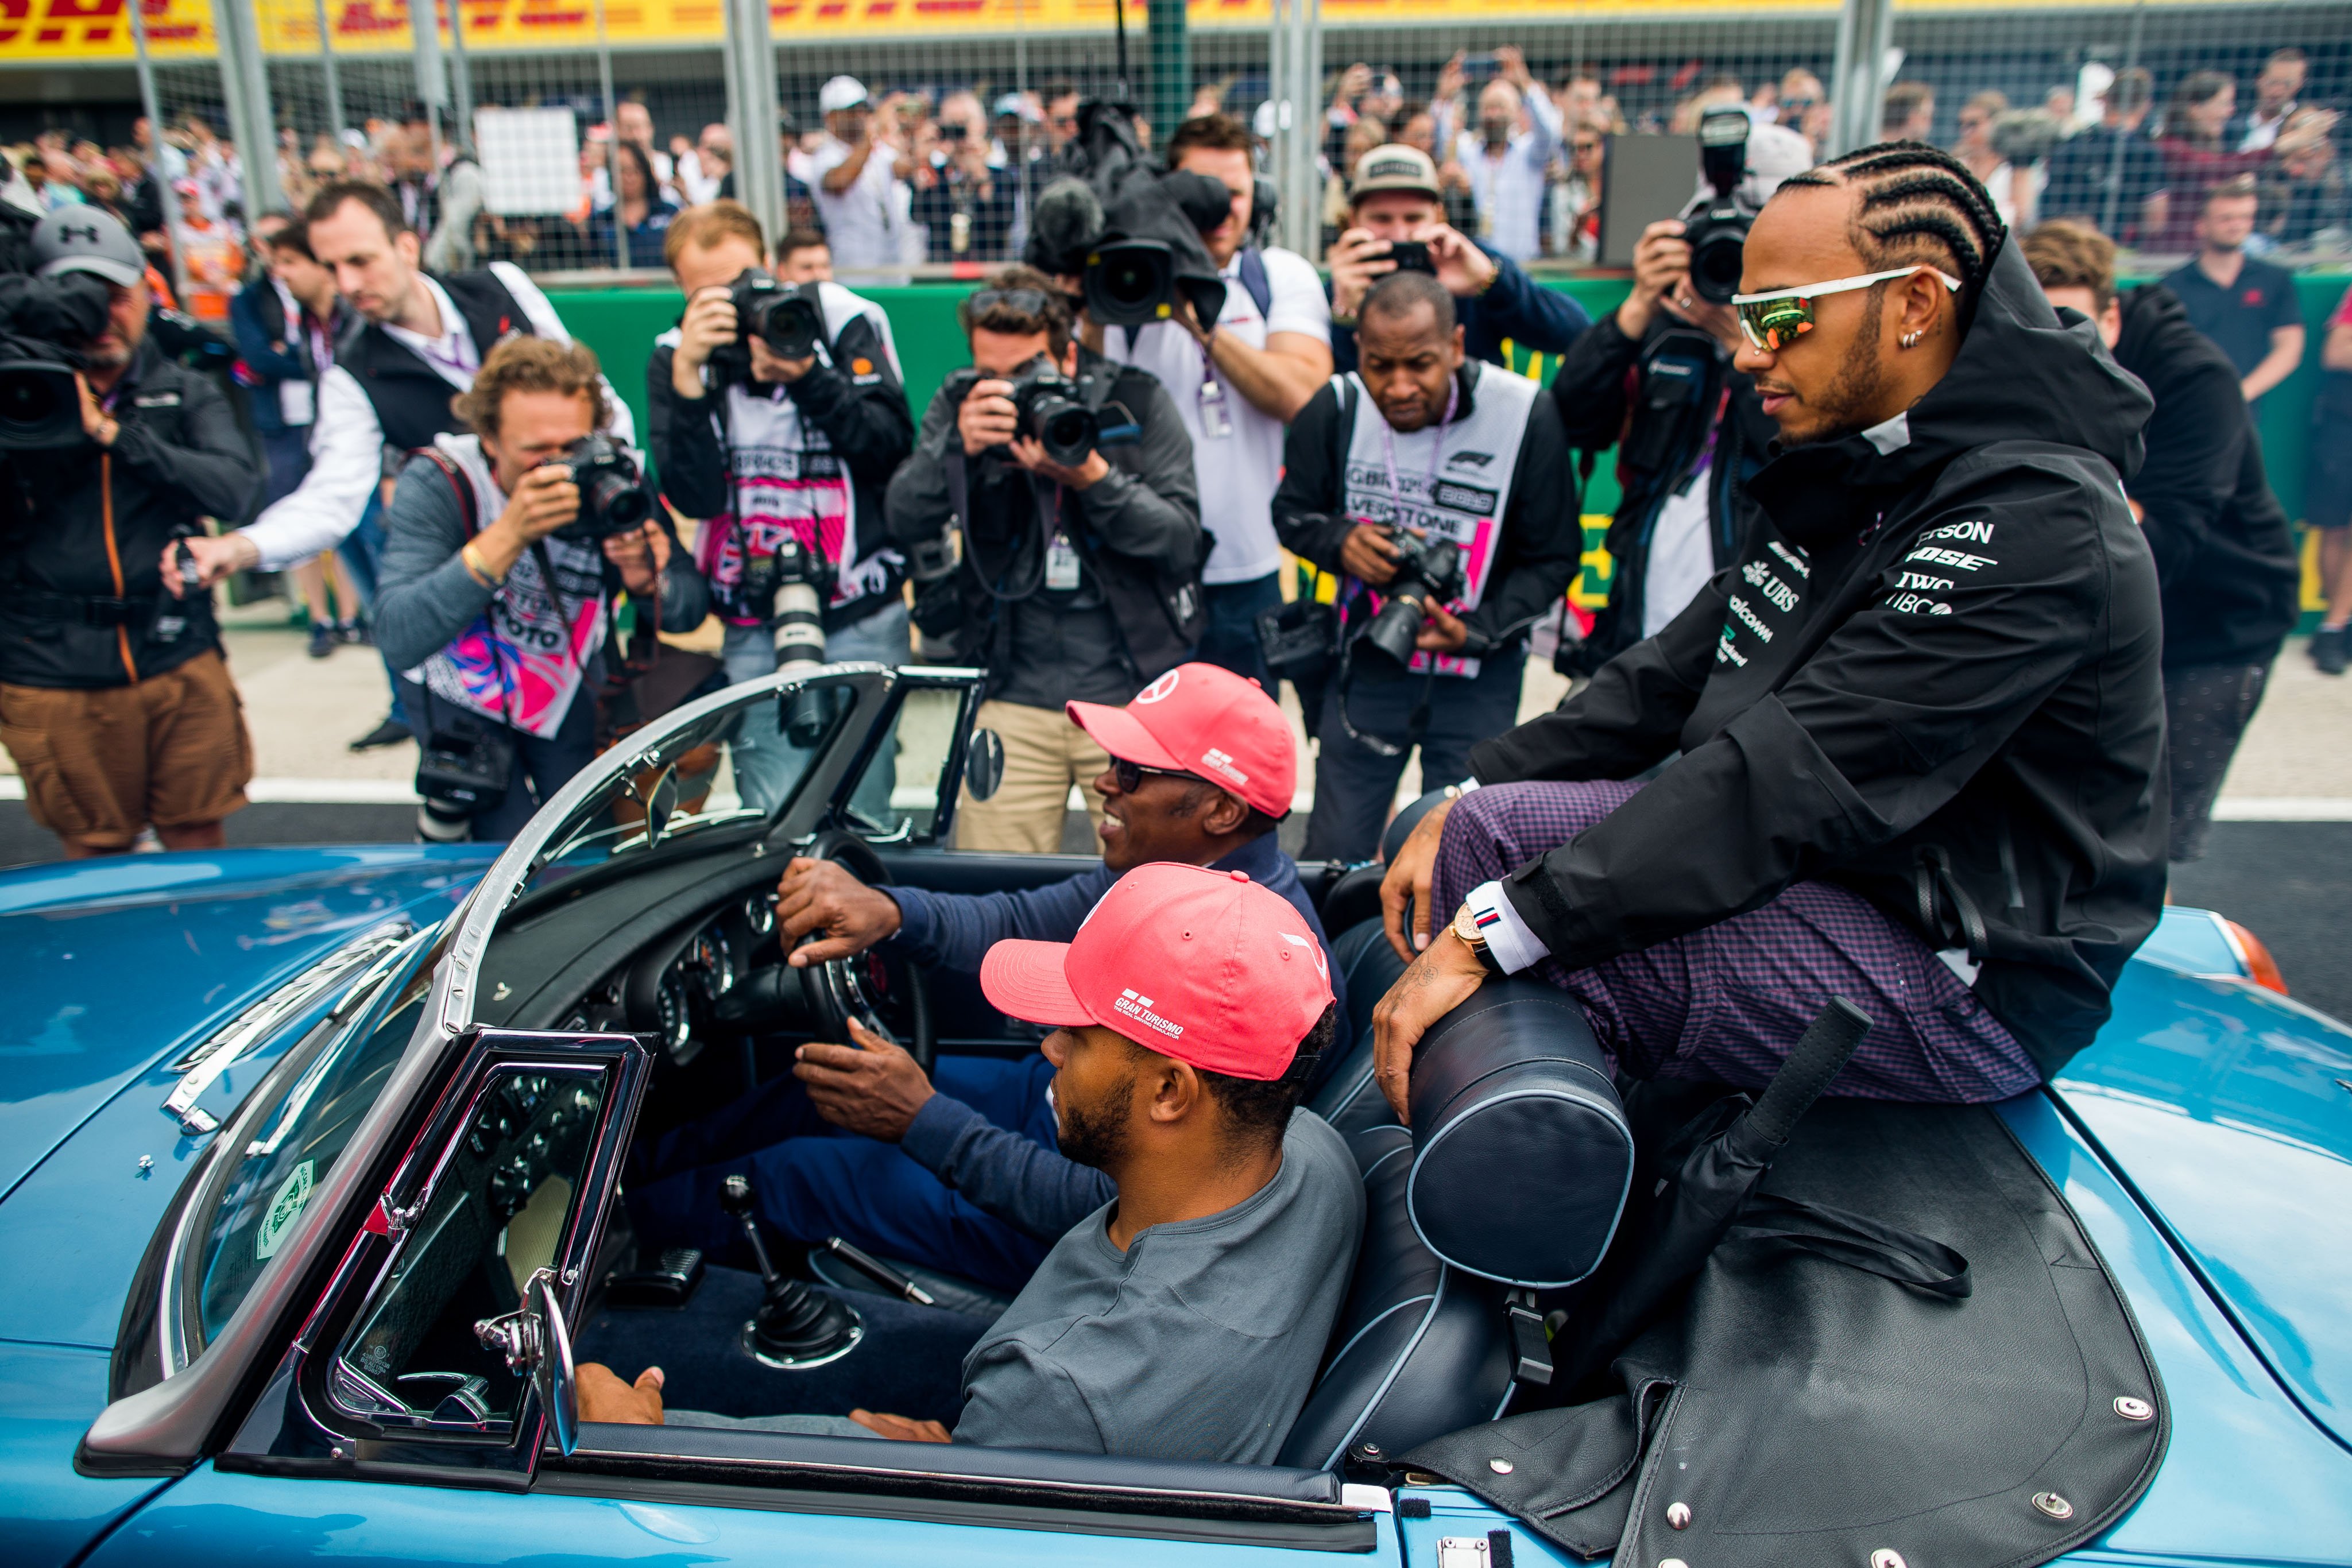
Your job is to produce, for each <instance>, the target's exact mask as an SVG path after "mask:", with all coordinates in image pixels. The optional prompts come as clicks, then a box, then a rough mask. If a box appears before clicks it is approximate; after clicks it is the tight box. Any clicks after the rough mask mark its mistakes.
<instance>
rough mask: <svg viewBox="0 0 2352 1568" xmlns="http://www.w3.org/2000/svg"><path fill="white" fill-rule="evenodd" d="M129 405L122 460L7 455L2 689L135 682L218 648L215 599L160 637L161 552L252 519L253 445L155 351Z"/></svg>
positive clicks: (206, 389) (118, 454) (81, 454)
mask: <svg viewBox="0 0 2352 1568" xmlns="http://www.w3.org/2000/svg"><path fill="white" fill-rule="evenodd" d="M118 394H119V395H118V396H117V398H116V400H115V404H114V415H115V417H116V418H117V419H118V420H120V421H121V425H122V431H121V434H120V435H118V436H117V437H116V438H115V443H114V449H113V451H112V452H111V453H108V452H105V451H102V450H101V449H100V447H99V445H98V444H97V443H95V442H89V441H85V442H83V443H82V444H79V445H77V446H70V447H66V448H63V449H60V450H52V451H41V452H8V453H0V681H5V682H8V683H11V684H12V685H24V686H67V687H79V688H93V687H100V686H121V685H131V684H132V683H133V682H134V681H142V680H145V679H147V678H148V677H149V676H151V675H160V674H163V673H164V672H165V671H167V670H172V669H175V668H177V667H178V666H179V665H181V664H185V663H187V661H188V660H190V659H193V658H194V657H195V656H196V655H197V654H198V653H203V652H205V650H206V649H208V648H212V647H215V646H217V645H218V644H219V642H220V632H219V629H218V628H217V627H216V626H215V623H214V621H213V610H212V600H211V598H210V596H209V595H206V594H197V595H195V596H194V598H192V599H189V600H186V601H173V604H172V605H170V606H166V607H164V608H165V611H166V613H167V614H170V613H171V612H175V611H180V610H181V609H182V607H183V606H184V616H185V620H186V625H185V628H184V630H183V631H182V632H180V634H179V635H178V636H177V637H176V638H168V637H159V636H157V635H156V634H155V633H156V632H157V631H158V630H159V628H158V625H157V598H156V596H157V595H158V594H159V593H161V592H162V591H163V582H162V576H161V562H162V560H163V546H164V543H165V542H166V541H167V540H170V539H173V538H181V537H184V536H185V535H188V534H192V533H196V532H200V531H201V526H200V525H199V524H198V522H197V519H198V518H199V517H216V518H220V519H222V520H224V521H234V520H236V518H239V517H243V516H245V509H246V506H247V503H248V502H249V501H251V500H252V498H253V493H254V490H255V488H256V487H257V485H258V484H259V483H260V477H261V475H260V469H259V467H258V466H257V465H256V463H255V462H254V456H253V448H252V446H251V445H250V444H248V443H247V440H246V437H245V434H244V432H243V431H241V430H240V429H239V428H238V426H237V421H236V410H235V409H233V408H231V407H230V406H229V402H228V399H227V397H226V395H225V394H224V393H223V392H221V390H220V387H219V386H218V385H217V384H216V383H215V382H214V381H213V380H212V378H210V377H209V376H205V375H202V374H199V373H198V372H196V371H191V370H187V369H185V368H184V367H183V366H180V365H178V364H175V363H173V361H170V360H167V359H165V358H164V357H163V354H162V353H161V352H160V351H159V350H157V349H156V347H155V345H154V344H153V343H152V342H151V341H145V340H142V342H141V343H140V345H139V350H138V352H137V353H136V354H135V355H133V356H132V358H131V367H130V369H129V370H127V371H124V372H123V376H122V380H121V382H120V383H118ZM109 506H111V509H112V525H111V528H109V524H108V520H107V518H108V509H109ZM110 532H111V536H112V537H111V539H110V538H109V533H110ZM118 563H119V570H118ZM174 618H176V617H174ZM118 630H119V631H120V632H121V633H122V634H121V635H118V634H117V633H118Z"/></svg>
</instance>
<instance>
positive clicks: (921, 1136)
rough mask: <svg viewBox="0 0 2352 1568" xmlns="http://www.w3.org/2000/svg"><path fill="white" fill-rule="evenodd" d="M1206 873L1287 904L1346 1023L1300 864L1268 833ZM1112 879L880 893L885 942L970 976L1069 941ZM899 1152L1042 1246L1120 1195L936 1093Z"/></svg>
mask: <svg viewBox="0 0 2352 1568" xmlns="http://www.w3.org/2000/svg"><path fill="white" fill-rule="evenodd" d="M1209 869H1210V870H1212V871H1237V872H1241V873H1244V874H1245V875H1247V876H1248V877H1249V879H1250V880H1251V881H1252V882H1255V883H1261V884H1263V885H1265V886H1266V887H1269V888H1271V889H1273V890H1274V891H1275V892H1276V893H1278V894H1282V896H1283V897H1285V898H1286V899H1288V900H1289V901H1290V903H1291V904H1292V905H1293V906H1294V907H1295V908H1297V911H1298V913H1299V914H1300V915H1304V916H1306V918H1307V929H1308V930H1310V931H1312V932H1314V933H1315V938H1316V940H1317V941H1318V942H1321V943H1322V944H1323V956H1324V963H1325V965H1326V967H1327V969H1328V973H1329V975H1330V977H1331V990H1332V993H1333V995H1334V997H1335V998H1336V999H1337V1000H1338V1001H1339V1010H1340V1015H1341V1016H1342V1017H1345V1016H1346V1014H1347V1009H1348V998H1346V997H1345V996H1344V995H1340V994H1339V988H1340V984H1341V982H1340V978H1339V966H1338V965H1336V964H1333V963H1331V962H1330V956H1331V944H1330V940H1329V938H1328V937H1327V936H1325V935H1324V933H1323V923H1322V921H1320V920H1319V919H1318V918H1317V917H1316V914H1315V906H1314V904H1311V903H1310V902H1308V900H1307V888H1306V886H1305V884H1303V883H1300V881H1299V880H1298V867H1297V865H1295V864H1294V863H1292V862H1291V859H1290V857H1289V856H1288V855H1286V854H1285V853H1283V852H1282V850H1281V847H1280V846H1279V845H1277V844H1276V842H1275V836H1274V835H1273V834H1272V833H1267V834H1265V835H1264V836H1263V837H1260V838H1255V839H1252V840H1251V841H1249V842H1248V843H1246V844H1244V845H1243V846H1242V847H1241V848H1240V849H1237V850H1235V851H1234V852H1233V853H1232V854H1229V855H1227V856H1225V857H1224V859H1223V860H1221V861H1218V862H1215V863H1214V864H1213V865H1212V866H1211V867H1210V868H1209ZM1117 881H1118V876H1117V875H1116V874H1115V873H1113V872H1112V871H1111V869H1110V868H1109V867H1108V866H1107V865H1103V864H1100V863H1097V864H1096V865H1095V866H1093V867H1092V868H1090V869H1088V870H1087V871H1082V872H1080V873H1078V874H1077V875H1076V876H1073V877H1069V878H1066V879H1065V880H1063V881H1061V882H1056V883H1047V884H1046V885H1045V886H1044V887H1038V888H1031V889H1029V890H1027V891H1025V892H1021V893H983V894H956V893H930V892H927V891H925V890H924V889H922V888H919V887H886V888H884V889H882V891H883V892H884V893H887V894H889V895H890V896H891V897H892V898H893V899H895V900H897V901H898V913H899V916H900V925H899V926H898V936H895V937H893V938H892V939H891V940H893V941H895V942H898V943H900V944H902V945H903V946H905V947H906V948H907V949H908V951H909V952H910V953H911V954H912V956H914V957H915V958H916V959H917V961H919V962H920V963H925V964H938V965H942V966H944V967H948V968H951V969H961V970H965V971H967V972H971V971H976V970H978V969H979V967H980V960H981V958H982V956H983V955H985V954H986V953H987V951H988V950H989V948H990V947H992V946H995V945H996V944H997V943H999V942H1002V941H1004V940H1005V939H1006V938H1008V937H1020V938H1022V939H1024V940H1026V941H1032V942H1067V941H1068V940H1070V938H1071V937H1073V936H1076V935H1077V933H1078V926H1079V925H1080V924H1081V923H1082V922H1084V921H1085V919H1086V917H1087V913H1088V912H1089V911H1091V910H1092V909H1093V908H1094V906H1095V904H1097V902H1098V901H1099V900H1100V899H1101V897H1102V895H1103V894H1105V893H1108V891H1110V884H1111V883H1114V882H1117ZM899 1146H900V1147H901V1148H903V1149H905V1150H906V1151H907V1153H908V1155H912V1156H913V1157H914V1158H915V1160H916V1161H918V1162H919V1164H921V1165H922V1166H923V1167H924V1168H925V1169H927V1170H929V1172H930V1173H931V1174H932V1175H934V1176H938V1177H939V1178H940V1180H941V1181H943V1182H945V1183H947V1184H948V1186H951V1187H953V1188H955V1189H956V1190H957V1191H958V1192H960V1193H961V1194H963V1195H964V1197H968V1198H970V1199H971V1201H972V1202H974V1203H976V1204H978V1205H979V1206H980V1207H982V1208H984V1209H986V1210H987V1211H988V1212H989V1213H991V1214H993V1215H995V1216H996V1217H997V1218H999V1219H1002V1220H1003V1221H1004V1222H1005V1223H1007V1224H1009V1225H1013V1226H1015V1227H1017V1228H1020V1229H1022V1230H1024V1231H1026V1232H1028V1233H1029V1234H1030V1235H1032V1236H1034V1237H1036V1238H1037V1239H1040V1240H1043V1241H1056V1240H1059V1239H1061V1237H1062V1235H1063V1233H1064V1232H1066V1231H1067V1230H1068V1229H1069V1228H1071V1227H1072V1226H1074V1225H1076V1224H1077V1222H1078V1221H1079V1220H1081V1219H1084V1218H1086V1217H1087V1215H1089V1214H1092V1213H1093V1212H1094V1211H1095V1210H1096V1209H1097V1208H1100V1207H1102V1206H1103V1205H1104V1204H1106V1203H1108V1202H1109V1201H1110V1200H1111V1199H1112V1198H1113V1197H1117V1196H1118V1189H1117V1187H1115V1186H1113V1185H1112V1183H1111V1179H1110V1177H1108V1176H1105V1175H1104V1174H1103V1173H1102V1172H1100V1171H1098V1170H1096V1169H1095V1168H1094V1167H1093V1166H1082V1165H1079V1164H1078V1163H1077V1162H1076V1161H1075V1160H1070V1159H1066V1158H1064V1157H1063V1155H1061V1154H1060V1152H1059V1151H1057V1150H1054V1149H1048V1148H1045V1147H1042V1146H1041V1145H1037V1144H1035V1143H1033V1142H1031V1141H1030V1140H1029V1139H1028V1138H1026V1137H1024V1136H1023V1135H1022V1134H1019V1133H1012V1132H1007V1131H1006V1130H1005V1129H1003V1127H1000V1126H998V1125H996V1124H994V1123H992V1122H991V1121H990V1120H988V1118H987V1117H985V1116H982V1114H981V1113H979V1112H977V1111H975V1110H973V1109H972V1108H971V1106H969V1105H967V1104H965V1103H963V1102H962V1101H961V1100H957V1099H954V1098H952V1097H951V1096H949V1095H946V1094H934V1095H932V1096H931V1097H930V1098H929V1100H927V1101H925V1102H924V1103H923V1108H922V1109H921V1110H920V1111H918V1112H917V1113H915V1119H914V1121H913V1122H912V1123H911V1124H909V1125H908V1128H907V1133H906V1136H905V1137H904V1138H902V1139H901V1140H900V1142H899Z"/></svg>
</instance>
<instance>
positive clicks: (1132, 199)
mask: <svg viewBox="0 0 2352 1568" xmlns="http://www.w3.org/2000/svg"><path fill="white" fill-rule="evenodd" d="M1232 207H1233V193H1232V192H1230V191H1228V190H1227V189H1226V188H1225V187H1224V185H1223V183H1222V182H1220V181H1216V180H1212V179H1210V178H1209V177H1208V176H1207V175H1205V174H1197V173H1193V172H1190V171H1186V170H1178V171H1175V172H1170V173H1166V174H1162V175H1160V177H1159V178H1157V179H1156V180H1150V181H1143V182H1138V183H1132V184H1130V185H1129V187H1128V188H1127V189H1126V190H1125V191H1124V192H1122V193H1120V194H1119V195H1118V197H1116V198H1115V199H1111V200H1107V201H1106V202H1105V204H1104V221H1105V223H1106V225H1107V227H1106V228H1105V230H1104V232H1103V233H1102V234H1101V235H1097V236H1096V239H1095V241H1094V243H1093V244H1092V245H1090V246H1087V259H1086V267H1085V271H1084V287H1085V291H1086V300H1087V319H1088V320H1090V321H1095V322H1099V323H1100V324H1102V325H1104V326H1106V327H1148V326H1150V324H1151V323H1152V322H1154V321H1165V320H1168V319H1170V318H1171V317H1172V316H1174V314H1175V313H1176V306H1177V304H1178V302H1179V301H1180V300H1181V301H1189V302H1190V303H1191V305H1192V312H1193V315H1194V316H1195V317H1196V318H1197V319H1200V320H1202V321H1204V322H1205V321H1214V320H1215V319H1217V317H1218V315H1219V313H1220V312H1222V311H1223V309H1224V305H1225V285H1224V280H1223V278H1221V277H1218V276H1217V268H1216V266H1215V264H1214V263H1213V261H1212V260H1211V259H1210V257H1209V253H1208V250H1207V248H1206V247H1205V246H1204V245H1203V244H1202V238H1201V236H1202V235H1205V234H1207V233H1208V232H1209V231H1210V230H1212V229H1213V228H1215V227H1216V226H1217V225H1219V224H1221V223H1223V222H1224V220H1225V214H1227V213H1228V212H1230V211H1231V210H1232Z"/></svg>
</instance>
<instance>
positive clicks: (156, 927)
mask: <svg viewBox="0 0 2352 1568" xmlns="http://www.w3.org/2000/svg"><path fill="white" fill-rule="evenodd" d="M496 848H497V846H496V845H474V844H467V845H461V846H457V847H456V848H454V849H444V848H431V849H428V848H424V847H421V846H413V845H372V846H361V847H353V848H339V849H301V850H226V851H221V852H212V853H196V854H176V855H152V856H151V855H126V856H121V857H119V858H117V859H114V860H110V861H100V862H91V863H89V864H80V865H74V866H70V867H58V866H42V867H36V868H32V869H28V870H24V871H16V872H8V873H0V953H5V955H6V956H7V977H8V1001H9V1006H8V1008H7V1010H6V1012H5V1015H0V1194H5V1193H6V1192H7V1191H9V1190H10V1189H12V1188H13V1187H15V1186H16V1184H17V1183H18V1182H20V1181H22V1180H23V1179H24V1178H25V1176H26V1173H27V1172H29V1171H30V1170H32V1169H33V1168H34V1167H35V1166H37V1165H38V1164H39V1163H40V1161H41V1160H42V1158H43V1157H44V1156H45V1155H47V1154H48V1152H49V1151H50V1150H52V1149H54V1148H56V1147H57V1146H58V1143H59V1142H60V1141H61V1140H62V1139H64V1138H65V1137H67V1136H68V1135H69V1134H71V1133H72V1132H73V1131H74V1129H76V1128H77V1127H79V1125H80V1124H82V1122H83V1121H84V1119H86V1118H87V1117H89V1115H90V1114H91V1113H93V1112H95V1111H96V1110H97V1109H98V1108H99V1107H100V1105H103V1104H105V1103H107V1102H108V1101H109V1100H110V1099H112V1098H113V1097H114V1096H115V1095H116V1094H119V1093H120V1092H121V1091H122V1090H123V1089H124V1088H126V1087H127V1086H129V1085H130V1084H131V1082H133V1081H135V1080H136V1079H138V1078H139V1077H141V1076H142V1075H143V1074H145V1073H148V1072H150V1071H152V1070H153V1069H154V1068H155V1067H157V1066H158V1065H160V1064H161V1063H163V1062H165V1061H171V1060H172V1059H173V1055H174V1054H175V1053H176V1050H177V1049H178V1048H182V1047H184V1046H185V1045H186V1044H187V1043H189V1042H191V1041H193V1040H198V1039H201V1038H203V1036H204V1035H205V1033H207V1032H209V1031H210V1030H215V1029H217V1028H219V1027H220V1026H221V1025H222V1024H223V1023H225V1022H226V1021H227V1020H229V1019H233V1018H235V1017H236V1015H237V1013H238V1012H239V1011H240V1010H242V1009H244V1008H245V1007H246V1006H247V1005H248V1004H249V1003H251V1001H252V1000H253V999H254V998H256V997H257V996H259V995H263V994H266V993H267V992H268V990H269V989H270V988H273V987H275V986H276V985H278V984H280V983H282V982H283V981H284V980H285V979H287V978H288V977H291V976H292V975H294V974H296V973H298V972H299V971H300V970H301V969H302V968H304V967H307V966H308V965H310V963H312V962H313V961H315V960H316V959H317V958H318V957H319V956H320V954H322V953H324V952H325V951H327V950H328V949H330V948H331V947H333V946H335V945H336V944H337V943H338V942H339V941H341V940H345V939H348V938H349V937H350V936H352V935H354V934H356V933H358V932H359V931H362V930H364V929H365V928H367V927H368V926H370V925H375V924H377V923H379V922H381V921H383V920H385V919H387V918H389V917H391V916H392V915H396V914H399V913H402V912H407V913H408V914H409V915H411V917H412V918H415V920H416V921H417V923H418V924H419V925H423V924H425V923H426V922H427V921H429V920H435V919H438V918H440V916H441V915H446V914H447V913H448V912H449V911H450V910H451V909H454V908H455V907H457V904H458V902H459V901H461V900H462V899H463V898H464V897H465V894H466V890H467V888H469V887H471V886H472V885H473V883H475V881H476V880H478V877H479V876H480V874H481V873H482V872H483V871H484V870H485V869H486V868H487V867H488V863H489V859H490V857H489V854H488V851H490V850H494V849H496ZM159 1120H160V1118H159Z"/></svg>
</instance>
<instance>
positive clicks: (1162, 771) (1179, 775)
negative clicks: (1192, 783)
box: [1110, 757, 1192, 795]
mask: <svg viewBox="0 0 2352 1568" xmlns="http://www.w3.org/2000/svg"><path fill="white" fill-rule="evenodd" d="M1147 775H1154V776H1157V777H1159V778H1161V779H1190V778H1192V775H1191V774H1190V773H1187V772H1185V771H1184V770H1183V769H1182V768H1146V767H1145V766H1144V765H1143V764H1142V763H1140V762H1129V760H1128V759H1127V758H1124V757H1114V758H1111V759H1110V776H1111V777H1112V778H1113V779H1116V780H1118V792H1119V793H1120V794H1122V795H1132V794H1134V793H1135V792H1136V791H1137V790H1138V789H1142V788H1143V780H1144V779H1145V777H1146V776H1147Z"/></svg>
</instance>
